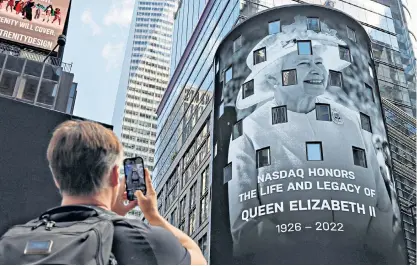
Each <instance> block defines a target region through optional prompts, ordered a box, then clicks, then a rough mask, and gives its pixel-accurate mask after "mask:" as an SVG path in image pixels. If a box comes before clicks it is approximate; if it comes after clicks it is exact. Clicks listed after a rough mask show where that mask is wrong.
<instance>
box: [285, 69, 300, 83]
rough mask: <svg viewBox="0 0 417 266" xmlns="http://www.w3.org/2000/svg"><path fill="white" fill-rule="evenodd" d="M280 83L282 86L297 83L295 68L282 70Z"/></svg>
mask: <svg viewBox="0 0 417 266" xmlns="http://www.w3.org/2000/svg"><path fill="white" fill-rule="evenodd" d="M282 83H283V85H284V86H290V85H295V84H297V70H295V69H291V70H284V71H282Z"/></svg>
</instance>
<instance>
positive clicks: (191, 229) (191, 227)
mask: <svg viewBox="0 0 417 266" xmlns="http://www.w3.org/2000/svg"><path fill="white" fill-rule="evenodd" d="M196 200H197V183H194V184H193V185H192V186H191V188H190V217H189V218H190V219H189V226H188V233H189V235H192V234H193V233H194V231H195V229H196Z"/></svg>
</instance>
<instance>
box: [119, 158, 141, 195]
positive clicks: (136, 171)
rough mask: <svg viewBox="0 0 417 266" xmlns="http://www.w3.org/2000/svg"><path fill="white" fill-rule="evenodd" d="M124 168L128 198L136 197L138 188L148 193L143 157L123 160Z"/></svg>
mask: <svg viewBox="0 0 417 266" xmlns="http://www.w3.org/2000/svg"><path fill="white" fill-rule="evenodd" d="M123 168H124V170H125V178H126V193H127V199H128V200H129V201H133V200H135V199H136V196H135V192H136V190H140V191H142V193H143V194H144V195H146V183H145V167H144V164H143V159H142V157H134V158H126V159H124V160H123Z"/></svg>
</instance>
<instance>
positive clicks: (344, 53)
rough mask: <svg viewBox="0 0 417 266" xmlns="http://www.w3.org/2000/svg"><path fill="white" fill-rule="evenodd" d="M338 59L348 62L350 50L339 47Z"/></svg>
mask: <svg viewBox="0 0 417 266" xmlns="http://www.w3.org/2000/svg"><path fill="white" fill-rule="evenodd" d="M339 57H340V59H342V60H345V61H348V62H350V50H349V48H348V47H345V46H340V45H339Z"/></svg>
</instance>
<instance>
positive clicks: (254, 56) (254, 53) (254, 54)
mask: <svg viewBox="0 0 417 266" xmlns="http://www.w3.org/2000/svg"><path fill="white" fill-rule="evenodd" d="M261 50H264V51H265V60H264V61H262V62H258V63H256V60H255V58H256V53H257V52H259V51H261ZM252 56H253V65H257V64H260V63H263V62H266V61H267V54H266V46H265V47H262V48H259V49H256V50H255V51H253V55H252Z"/></svg>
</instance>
